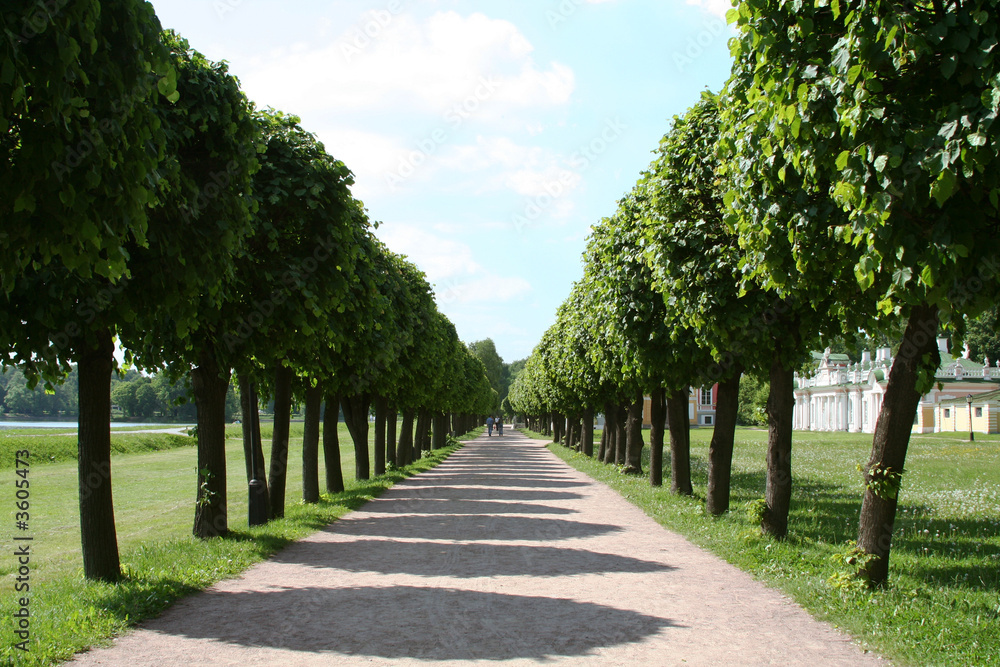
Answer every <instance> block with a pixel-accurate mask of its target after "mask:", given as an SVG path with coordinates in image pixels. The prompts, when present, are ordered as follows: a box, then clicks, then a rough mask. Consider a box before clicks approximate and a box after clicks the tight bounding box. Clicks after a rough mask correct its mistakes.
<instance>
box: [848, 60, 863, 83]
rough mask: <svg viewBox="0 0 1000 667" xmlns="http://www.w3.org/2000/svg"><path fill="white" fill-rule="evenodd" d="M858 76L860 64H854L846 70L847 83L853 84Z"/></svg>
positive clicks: (859, 74)
mask: <svg viewBox="0 0 1000 667" xmlns="http://www.w3.org/2000/svg"><path fill="white" fill-rule="evenodd" d="M859 76H861V65H855V66H854V67H852V68H851V69H849V70H847V83H849V84H851V85H852V86H853V85H854V82H855V81H857V80H858V77H859Z"/></svg>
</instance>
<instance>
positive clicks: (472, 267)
mask: <svg viewBox="0 0 1000 667" xmlns="http://www.w3.org/2000/svg"><path fill="white" fill-rule="evenodd" d="M379 237H380V238H381V239H382V241H384V242H385V244H386V245H387V246H388V247H389V248H390V249H391V250H392V251H393V252H397V253H400V254H403V255H406V256H407V257H408V258H409V259H410V261H412V262H413V263H415V264H416V265H417V266H418V267H420V269H421V270H423V271H424V273H425V274H427V281H428V282H430V283H431V284H432V285H433V286H434V293H435V295H436V297H437V301H438V305H439V307H441V308H442V309H443V310H444V309H446V308H447V309H449V310H451V309H455V308H456V307H459V306H462V305H465V304H477V303H483V302H486V303H489V302H494V301H499V302H507V301H511V300H514V299H516V298H518V297H521V296H523V295H525V294H528V293H530V292H531V291H532V286H531V283H529V282H528V281H527V280H525V279H524V278H521V277H518V276H513V275H502V274H499V273H496V272H493V271H490V270H489V269H487V268H486V267H484V266H483V265H482V264H480V263H479V262H477V261H476V260H475V258H474V256H475V252H474V250H473V249H472V247H471V246H469V245H467V244H465V243H461V242H459V241H455V240H453V239H449V238H443V237H441V236H437V235H435V234H431V233H430V232H427V231H425V230H423V229H421V228H419V227H416V226H413V225H402V224H391V225H385V226H383V227H382V228H381V229H380V230H379Z"/></svg>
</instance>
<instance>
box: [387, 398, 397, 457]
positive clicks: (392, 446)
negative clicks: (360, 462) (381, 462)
mask: <svg viewBox="0 0 1000 667" xmlns="http://www.w3.org/2000/svg"><path fill="white" fill-rule="evenodd" d="M396 419H397V413H396V406H395V405H390V406H389V409H388V410H387V411H386V415H385V460H386V463H387V464H388V463H391V464H393V465H396Z"/></svg>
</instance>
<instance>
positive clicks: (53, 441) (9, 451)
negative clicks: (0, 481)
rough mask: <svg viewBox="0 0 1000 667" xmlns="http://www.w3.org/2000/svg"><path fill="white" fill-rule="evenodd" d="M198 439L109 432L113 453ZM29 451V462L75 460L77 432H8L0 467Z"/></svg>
mask: <svg viewBox="0 0 1000 667" xmlns="http://www.w3.org/2000/svg"><path fill="white" fill-rule="evenodd" d="M197 444H198V442H197V440H195V439H194V438H191V437H188V436H186V435H177V434H176V433H114V432H112V433H111V453H112V454H141V453H145V452H161V451H166V450H168V449H177V448H179V447H195V446H196V445H197ZM19 450H28V451H30V452H31V461H32V465H40V464H46V463H60V462H64V461H76V457H77V439H76V435H75V434H74V435H56V434H50V435H39V436H33V435H11V436H7V437H4V438H2V439H0V470H10V469H12V468H13V467H14V454H15V452H17V451H19Z"/></svg>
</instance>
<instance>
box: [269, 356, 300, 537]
mask: <svg viewBox="0 0 1000 667" xmlns="http://www.w3.org/2000/svg"><path fill="white" fill-rule="evenodd" d="M294 378H295V371H293V370H292V369H291V368H288V367H287V366H285V365H284V364H283V363H281V362H279V363H278V369H277V371H276V372H275V374H274V432H273V433H272V435H271V472H270V476H269V477H268V483H267V486H268V491H269V500H270V502H271V518H273V519H280V518H281V517H283V516H285V479H286V475H287V473H288V433H289V428H290V424H289V420H290V419H291V416H292V380H293V379H294Z"/></svg>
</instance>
